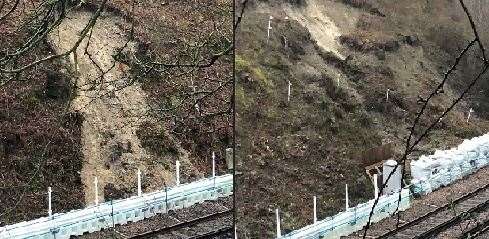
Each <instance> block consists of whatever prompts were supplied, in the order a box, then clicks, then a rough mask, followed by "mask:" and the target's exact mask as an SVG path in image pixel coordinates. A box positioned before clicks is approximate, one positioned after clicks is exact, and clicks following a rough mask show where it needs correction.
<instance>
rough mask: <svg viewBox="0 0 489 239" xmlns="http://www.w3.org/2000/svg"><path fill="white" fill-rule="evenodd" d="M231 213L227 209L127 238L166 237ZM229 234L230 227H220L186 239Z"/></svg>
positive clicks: (230, 210) (217, 236)
mask: <svg viewBox="0 0 489 239" xmlns="http://www.w3.org/2000/svg"><path fill="white" fill-rule="evenodd" d="M232 213H233V210H232V209H228V210H225V211H221V212H217V213H213V214H209V215H206V216H202V217H199V218H195V219H191V220H188V221H184V222H180V223H177V224H174V225H171V226H168V227H164V228H159V229H156V230H152V231H147V232H144V233H140V234H137V235H134V236H131V237H129V239H148V238H158V237H159V236H163V235H166V234H169V233H173V232H175V231H178V230H181V229H185V228H192V227H195V226H196V225H199V224H203V223H208V222H212V221H217V220H219V219H222V218H225V217H228V216H231V215H232ZM231 221H232V220H231ZM230 232H232V228H231V227H222V228H219V229H217V230H213V231H210V232H205V233H203V234H200V235H197V236H189V237H188V238H219V237H220V236H222V235H226V234H229V233H230Z"/></svg>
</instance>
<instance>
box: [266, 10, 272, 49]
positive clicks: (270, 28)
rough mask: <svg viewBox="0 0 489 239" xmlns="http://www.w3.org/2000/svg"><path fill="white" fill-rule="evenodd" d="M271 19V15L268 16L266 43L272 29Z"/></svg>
mask: <svg viewBox="0 0 489 239" xmlns="http://www.w3.org/2000/svg"><path fill="white" fill-rule="evenodd" d="M272 19H273V17H272V16H270V18H268V28H267V44H268V42H269V40H270V30H272Z"/></svg>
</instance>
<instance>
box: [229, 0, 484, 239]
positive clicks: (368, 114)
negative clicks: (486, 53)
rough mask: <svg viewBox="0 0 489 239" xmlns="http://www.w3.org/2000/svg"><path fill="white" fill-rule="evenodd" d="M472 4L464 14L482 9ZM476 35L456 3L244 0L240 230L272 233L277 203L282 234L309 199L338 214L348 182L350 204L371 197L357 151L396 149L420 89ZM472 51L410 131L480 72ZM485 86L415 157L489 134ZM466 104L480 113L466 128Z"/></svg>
mask: <svg viewBox="0 0 489 239" xmlns="http://www.w3.org/2000/svg"><path fill="white" fill-rule="evenodd" d="M477 6H478V5H477V4H475V5H470V9H471V10H472V11H474V12H478V13H480V12H483V11H482V10H480V9H481V8H480V6H479V7H477ZM269 16H273V20H272V30H271V37H270V40H269V41H268V43H267V39H266V38H267V23H268V19H269ZM481 23H482V22H481V21H479V22H478V25H479V26H482V27H483V26H485V25H483V24H481ZM285 39H286V41H285ZM472 39H473V35H472V31H471V29H470V27H469V22H468V21H467V19H466V18H465V17H464V14H463V10H462V8H461V7H460V6H459V5H458V1H444V0H437V1H421V0H420V1H388V0H386V1H368V0H364V1H349V0H344V1H343V0H342V1H340V0H328V1H315V0H305V1H287V2H282V1H251V2H249V4H248V8H247V9H246V10H245V14H244V16H243V19H242V24H241V25H240V28H239V31H238V35H237V53H236V69H237V73H236V74H237V88H236V102H237V105H236V109H237V110H236V111H237V115H236V117H237V122H236V128H237V135H236V138H237V139H238V141H237V145H236V146H237V157H238V158H237V160H238V162H239V166H238V171H239V172H240V175H239V177H238V181H237V187H238V189H237V195H236V201H237V208H238V221H239V223H238V225H239V227H241V228H238V232H240V231H241V233H240V234H241V236H243V237H244V238H261V237H264V236H266V237H272V236H274V234H275V208H280V210H281V217H282V229H283V231H284V232H287V231H290V230H294V229H297V228H300V227H303V226H306V225H308V224H310V223H311V222H312V215H313V213H312V208H313V207H312V204H313V200H312V198H313V196H317V197H318V217H319V218H324V217H326V216H328V215H333V214H335V213H337V212H338V211H339V210H343V209H344V205H345V203H344V197H345V192H344V191H345V184H348V188H349V197H350V200H351V201H350V206H354V205H356V204H357V203H358V202H364V201H366V200H368V199H371V198H373V186H372V183H371V181H370V179H369V178H368V176H367V174H366V173H365V168H364V167H365V166H366V165H365V164H366V158H365V155H363V152H366V151H367V150H369V149H372V148H377V147H383V145H389V144H390V145H394V147H393V154H392V155H387V153H385V152H387V151H385V152H384V151H380V152H381V154H382V155H381V156H384V155H383V154H384V153H385V154H386V155H387V156H393V157H394V158H399V157H400V156H401V155H402V153H403V149H404V141H405V139H406V136H407V135H408V127H409V126H410V125H411V124H412V122H413V120H414V117H415V114H416V112H417V111H418V110H419V107H420V105H419V103H418V99H419V96H422V97H425V96H426V95H427V94H429V93H430V91H431V90H433V89H434V88H435V87H436V85H437V84H438V83H439V82H440V81H441V80H442V78H443V76H444V73H445V71H446V70H447V69H448V68H449V66H450V64H453V62H454V61H455V56H457V55H458V53H459V51H460V50H461V49H463V48H464V47H465V45H466V44H467V43H468V42H469V41H470V40H472ZM285 42H287V44H285ZM479 57H480V52H479V51H478V50H477V49H476V48H474V49H472V50H471V51H470V54H469V55H468V56H467V57H464V58H463V59H462V61H461V65H460V67H459V68H458V70H457V71H456V72H455V74H453V75H452V76H451V77H450V78H449V80H448V82H447V86H446V87H445V88H444V92H443V94H439V95H437V96H436V97H435V98H434V99H433V101H432V102H431V103H430V104H429V105H428V108H427V110H426V115H425V116H423V117H422V118H421V121H420V124H419V128H417V130H416V134H415V137H419V136H420V135H421V133H422V132H423V130H424V129H425V128H426V127H427V126H428V125H429V124H431V123H432V122H433V121H435V122H436V121H438V120H440V119H439V116H437V115H439V114H440V113H441V112H443V110H444V109H445V108H446V107H447V106H449V105H450V103H451V102H452V101H453V100H454V99H455V98H456V97H457V96H458V95H459V94H460V92H461V90H462V89H463V88H464V87H466V86H467V84H468V82H469V81H470V80H472V79H473V76H474V75H476V74H477V73H478V71H479V69H480V66H481V62H480V60H479ZM289 81H290V83H291V98H290V102H289V101H288V100H287V91H288V85H289ZM486 82H487V81H481V82H480V83H479V84H478V85H476V86H475V88H474V90H473V91H471V94H470V97H468V98H467V99H466V100H464V101H462V102H461V103H460V104H459V105H458V106H457V107H455V109H454V110H453V111H452V112H451V113H449V114H448V115H447V116H446V117H444V118H443V119H441V121H440V123H439V124H438V125H437V127H436V129H435V130H434V131H433V132H432V133H431V134H430V135H429V137H428V138H427V139H426V140H424V141H423V142H422V144H421V145H420V146H419V147H418V150H417V151H416V152H415V153H414V154H413V157H416V155H419V154H421V153H426V152H433V151H434V150H435V149H437V148H446V147H449V146H453V145H456V144H458V143H460V141H461V140H462V139H464V138H470V137H473V136H476V135H480V134H483V133H486V132H487V129H488V126H489V124H488V121H487V118H486V112H487V108H486V107H485V106H484V105H485V104H486V103H485V102H487V98H486V96H485V94H484V93H483V92H486V91H487V84H486ZM388 90H389V98H388V99H387V97H386V93H387V91H388ZM470 108H473V109H475V111H476V113H475V114H473V115H472V116H473V117H474V115H475V117H474V118H471V120H470V122H469V123H467V122H466V118H467V112H468V111H469V109H470ZM379 157H380V156H379ZM258 198H259V199H260V200H256V199H258Z"/></svg>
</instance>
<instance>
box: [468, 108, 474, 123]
mask: <svg viewBox="0 0 489 239" xmlns="http://www.w3.org/2000/svg"><path fill="white" fill-rule="evenodd" d="M472 113H474V110H473V109H472V108H470V110H469V115H468V116H467V123H469V120H470V115H471V114H472Z"/></svg>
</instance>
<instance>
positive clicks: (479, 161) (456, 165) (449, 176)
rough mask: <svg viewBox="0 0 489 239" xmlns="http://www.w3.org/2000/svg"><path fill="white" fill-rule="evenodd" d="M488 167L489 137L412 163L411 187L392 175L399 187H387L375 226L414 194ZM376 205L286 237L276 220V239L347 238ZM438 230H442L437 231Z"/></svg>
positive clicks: (405, 205)
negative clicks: (402, 186)
mask: <svg viewBox="0 0 489 239" xmlns="http://www.w3.org/2000/svg"><path fill="white" fill-rule="evenodd" d="M488 164H489V134H485V135H482V136H480V137H475V138H472V139H466V140H464V141H463V142H462V143H461V144H460V145H458V146H457V147H455V148H452V149H449V150H437V151H435V153H434V154H433V155H423V156H421V157H420V158H419V159H418V160H415V161H411V165H410V166H411V177H412V180H411V184H410V185H408V186H407V187H406V188H404V189H402V190H400V189H399V187H400V182H401V178H396V175H398V174H393V177H392V178H394V179H392V178H391V179H392V182H397V183H393V184H394V186H395V185H398V187H397V188H395V187H392V186H393V185H391V184H388V186H389V187H387V189H388V190H385V189H384V191H383V193H384V195H383V196H382V197H381V198H379V203H378V205H377V206H376V207H375V210H374V213H373V215H372V222H378V221H380V220H381V219H383V218H387V217H389V216H391V215H392V214H394V213H396V212H399V211H403V210H406V209H408V208H409V207H410V206H411V201H412V198H413V197H412V196H413V194H415V195H426V194H428V193H431V192H432V191H434V190H436V189H438V188H440V187H442V186H448V185H450V184H452V183H454V182H455V181H457V180H459V179H461V178H463V177H465V176H468V175H470V174H472V173H474V172H476V171H477V170H479V169H481V168H484V167H486V166H487V165H488ZM384 166H385V165H384ZM384 171H385V167H384ZM384 175H388V173H385V172H384ZM390 181H391V180H390ZM384 183H385V182H384ZM399 191H400V192H401V197H400V198H401V201H399ZM482 196H484V200H486V201H484V200H483V201H479V203H482V204H480V205H481V206H484V207H485V206H486V205H487V195H486V194H483V195H482ZM373 201H374V200H370V201H369V202H367V203H363V204H359V205H357V206H356V207H355V208H351V209H349V210H347V211H346V212H341V213H339V214H337V215H335V216H333V217H328V218H326V219H324V220H321V221H318V222H315V223H314V224H312V225H309V226H306V227H303V228H301V229H298V230H295V231H293V232H290V233H288V234H286V235H281V232H280V219H279V216H277V219H278V220H277V221H278V222H277V238H290V239H295V238H340V237H341V236H347V235H349V234H351V233H353V232H355V231H358V230H361V229H362V228H363V226H365V225H366V224H367V221H368V217H369V214H370V211H371V210H372V206H373ZM397 205H399V208H397ZM477 206H479V204H478V205H477ZM396 209H398V210H396ZM476 209H478V207H477V208H476ZM277 212H278V211H277ZM277 215H278V214H277ZM443 225H446V223H445V224H443ZM439 227H441V226H437V227H436V228H439ZM436 228H435V229H436ZM427 230H429V229H427ZM426 232H429V231H426Z"/></svg>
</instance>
